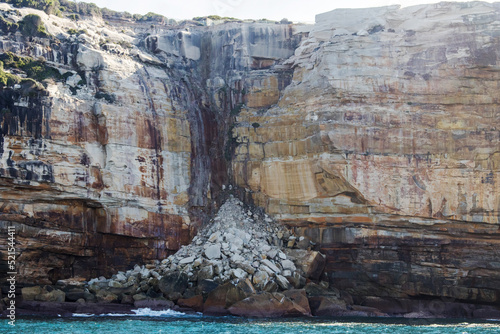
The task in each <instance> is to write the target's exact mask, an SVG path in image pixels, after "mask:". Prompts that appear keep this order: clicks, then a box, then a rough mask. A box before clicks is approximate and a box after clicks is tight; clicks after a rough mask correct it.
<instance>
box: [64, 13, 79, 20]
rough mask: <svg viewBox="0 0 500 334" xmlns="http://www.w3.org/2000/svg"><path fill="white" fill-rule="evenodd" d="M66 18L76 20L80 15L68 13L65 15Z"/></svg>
mask: <svg viewBox="0 0 500 334" xmlns="http://www.w3.org/2000/svg"><path fill="white" fill-rule="evenodd" d="M67 18H68V19H70V20H72V21H78V20H79V19H80V15H78V14H70V15H68V16H67Z"/></svg>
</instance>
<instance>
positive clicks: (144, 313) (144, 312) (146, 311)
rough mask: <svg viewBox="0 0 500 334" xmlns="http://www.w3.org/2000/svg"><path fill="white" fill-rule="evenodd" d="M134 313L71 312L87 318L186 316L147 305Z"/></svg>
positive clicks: (78, 316) (75, 315) (74, 315)
mask: <svg viewBox="0 0 500 334" xmlns="http://www.w3.org/2000/svg"><path fill="white" fill-rule="evenodd" d="M131 311H132V312H134V313H131V314H127V313H106V314H99V315H95V314H90V313H73V317H77V318H88V317H182V316H186V315H187V314H186V313H182V312H178V311H174V310H159V311H154V310H152V309H150V308H148V307H146V308H139V309H136V310H131Z"/></svg>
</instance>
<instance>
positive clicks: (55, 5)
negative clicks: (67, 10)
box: [5, 0, 60, 15]
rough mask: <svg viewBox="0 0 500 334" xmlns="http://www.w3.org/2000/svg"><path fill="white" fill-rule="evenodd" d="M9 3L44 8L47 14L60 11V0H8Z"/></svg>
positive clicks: (16, 5) (15, 5)
mask: <svg viewBox="0 0 500 334" xmlns="http://www.w3.org/2000/svg"><path fill="white" fill-rule="evenodd" d="M5 2H7V3H10V4H12V5H13V6H14V7H17V8H20V7H29V8H35V9H40V10H43V11H44V12H45V13H47V14H56V15H57V14H58V13H59V5H60V4H59V1H58V0H7V1H5Z"/></svg>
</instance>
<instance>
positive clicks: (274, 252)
mask: <svg viewBox="0 0 500 334" xmlns="http://www.w3.org/2000/svg"><path fill="white" fill-rule="evenodd" d="M324 267H325V256H324V255H323V254H321V253H320V252H318V251H315V250H314V244H313V243H312V242H311V241H310V240H308V239H307V238H304V237H301V238H296V236H294V235H293V233H292V232H291V231H290V230H288V229H287V228H286V227H284V226H282V225H280V224H276V223H274V222H273V220H272V219H271V218H270V217H269V216H267V215H266V214H263V213H262V212H261V211H259V210H251V209H250V208H248V207H245V206H244V204H243V203H242V202H241V201H239V200H238V199H236V198H234V197H232V196H231V197H230V198H229V199H228V200H227V201H226V202H225V203H224V204H223V205H222V206H221V207H220V210H219V212H218V213H217V215H216V216H215V217H214V218H213V219H212V221H211V222H210V224H209V225H208V226H206V228H204V229H202V230H200V232H199V233H198V235H197V236H196V237H195V238H194V239H193V240H192V242H191V244H189V245H186V246H183V247H182V248H181V249H180V250H179V251H178V252H177V253H176V254H174V255H172V256H170V257H168V258H167V259H164V260H162V261H155V262H154V263H150V264H147V265H143V266H139V265H136V266H135V267H134V268H133V269H131V270H128V271H126V272H121V271H120V272H118V273H117V274H115V275H113V276H112V277H111V278H105V277H99V278H95V279H91V280H90V281H86V280H84V279H78V278H75V279H67V280H60V281H58V282H57V284H56V285H54V286H43V287H42V286H33V287H24V288H22V302H21V303H20V304H19V308H18V315H21V316H23V315H41V316H63V317H66V316H72V315H73V314H75V313H83V314H89V315H90V314H92V315H103V314H104V315H105V314H111V313H114V314H116V313H119V314H131V315H133V314H134V311H133V310H135V309H140V308H149V309H151V310H167V309H171V310H175V311H181V312H187V313H189V312H201V313H203V314H204V315H212V316H223V315H234V316H243V317H300V316H306V317H309V316H336V317H337V316H370V317H379V316H403V317H409V318H438V317H475V318H488V319H491V318H498V319H500V310H499V309H498V307H495V306H488V305H471V304H464V303H460V302H456V301H454V300H398V301H394V300H392V301H390V300H388V299H384V298H372V300H369V302H368V303H367V304H366V305H355V303H354V301H353V298H352V297H351V296H350V295H349V293H347V292H345V291H339V290H338V289H336V288H335V287H331V286H330V285H329V282H327V281H326V280H324V279H323V278H325V276H324V275H323V270H324ZM370 301H371V302H370ZM398 305H399V306H398Z"/></svg>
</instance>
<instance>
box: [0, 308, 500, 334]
mask: <svg viewBox="0 0 500 334" xmlns="http://www.w3.org/2000/svg"><path fill="white" fill-rule="evenodd" d="M0 333H6V334H7V333H23V334H31V333H33V334H49V333H50V334H57V333H71V334H87V333H99V334H108V333H109V334H111V333H124V334H135V333H141V334H143V333H166V334H175V333H204V334H212V333H228V334H233V333H242V334H274V333H294V334H295V333H313V334H314V333H331V334H335V333H370V334H372V333H373V334H378V333H384V334H385V333H390V334H398V333H404V334H412V333H428V334H441V333H443V334H444V333H446V334H448V333H457V334H474V333H499V334H500V322H495V321H487V320H485V321H471V320H463V319H462V320H459V319H451V320H450V319H446V320H444V319H403V318H293V319H249V318H237V317H209V316H202V315H199V314H184V313H181V312H175V311H171V310H169V311H151V310H149V309H139V310H135V314H133V315H130V314H127V315H125V314H121V315H117V314H108V315H101V316H94V315H91V314H74V315H73V317H70V318H41V317H28V318H20V319H16V322H15V327H12V326H10V325H9V324H8V319H0Z"/></svg>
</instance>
